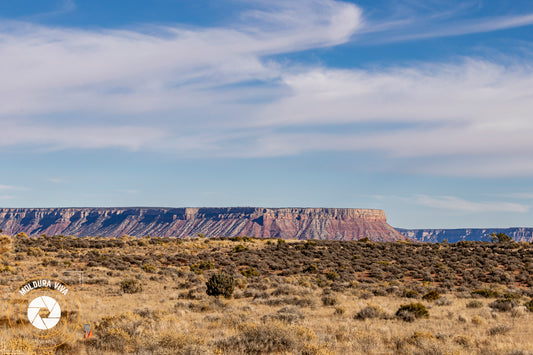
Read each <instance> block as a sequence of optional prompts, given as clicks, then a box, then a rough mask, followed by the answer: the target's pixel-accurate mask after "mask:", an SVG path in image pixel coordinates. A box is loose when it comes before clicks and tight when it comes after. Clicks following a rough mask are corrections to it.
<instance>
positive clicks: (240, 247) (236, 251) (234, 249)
mask: <svg viewBox="0 0 533 355" xmlns="http://www.w3.org/2000/svg"><path fill="white" fill-rule="evenodd" d="M247 250H248V248H247V247H245V246H244V245H242V244H239V245H237V246H236V247H235V248H233V250H232V251H233V252H234V253H240V252H242V251H247Z"/></svg>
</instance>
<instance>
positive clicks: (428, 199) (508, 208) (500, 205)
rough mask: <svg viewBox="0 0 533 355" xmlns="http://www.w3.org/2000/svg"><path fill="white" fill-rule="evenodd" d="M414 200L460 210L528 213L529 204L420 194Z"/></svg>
mask: <svg viewBox="0 0 533 355" xmlns="http://www.w3.org/2000/svg"><path fill="white" fill-rule="evenodd" d="M414 202H415V203H417V204H420V205H423V206H427V207H431V208H437V209H443V210H451V211H458V212H478V213H481V212H518V213H526V212H528V211H529V206H527V205H523V204H518V203H511V202H500V201H491V202H473V201H467V200H464V199H461V198H458V197H455V196H427V195H419V196H416V197H415V198H414Z"/></svg>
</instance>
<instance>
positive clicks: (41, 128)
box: [0, 0, 533, 176]
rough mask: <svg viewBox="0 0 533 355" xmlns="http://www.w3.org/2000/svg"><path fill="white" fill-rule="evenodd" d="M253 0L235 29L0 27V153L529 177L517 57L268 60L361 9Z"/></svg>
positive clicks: (342, 36)
mask: <svg viewBox="0 0 533 355" xmlns="http://www.w3.org/2000/svg"><path fill="white" fill-rule="evenodd" d="M258 3H259V4H262V6H263V8H262V9H261V10H257V11H253V12H252V11H251V12H247V13H246V14H244V15H243V20H242V22H241V23H240V24H239V25H234V26H232V27H226V28H223V27H219V28H181V27H167V28H158V29H154V28H151V29H150V31H151V33H150V34H147V33H146V31H145V32H141V31H133V30H101V31H96V30H79V29H72V28H50V27H44V26H35V25H31V24H24V23H7V24H6V23H4V24H3V25H1V27H0V77H1V78H2V80H1V81H0V95H2V102H3V104H2V106H1V107H0V131H1V132H2V140H0V147H2V146H14V145H32V146H38V147H41V148H46V149H69V148H85V149H96V148H117V147H118V148H123V149H129V150H140V149H144V150H146V149H150V150H155V151H164V152H173V153H174V154H178V155H187V156H191V155H193V156H199V157H203V156H209V157H213V156H215V157H221V156H224V157H228V156H229V157H270V156H286V155H295V154H301V153H306V152H316V151H346V152H363V153H366V152H378V153H379V154H381V156H384V157H386V158H389V159H397V160H398V161H401V162H402V164H397V165H403V166H404V167H405V169H406V170H410V171H414V172H422V173H428V174H439V175H458V176H516V175H527V176H531V175H533V161H532V159H531V158H530V157H531V156H532V154H533V140H531V139H530V137H531V136H532V134H533V121H531V112H533V70H532V67H531V62H525V61H523V62H515V63H513V64H506V65H504V64H499V63H496V62H491V61H488V60H481V59H472V58H464V59H463V60H462V61H458V62H456V63H433V64H432V63H426V64H424V63H418V64H417V65H412V66H409V67H396V68H385V69H384V68H376V69H372V70H364V69H352V70H349V69H347V70H336V69H329V68H326V67H306V66H298V67H295V66H291V65H288V64H286V63H284V62H282V61H276V60H274V59H272V58H271V57H270V56H272V55H276V54H284V53H288V52H291V51H300V50H305V49H312V48H317V47H323V46H333V45H336V44H339V43H343V42H346V41H348V40H349V38H350V37H351V36H352V35H353V34H354V33H356V32H357V31H358V30H362V31H364V28H362V26H363V23H364V19H363V18H362V14H361V11H360V9H359V8H358V7H356V6H354V5H351V4H347V3H343V2H336V1H328V0H313V1H291V2H286V1H274V2H261V1H258ZM518 20H519V19H518ZM518 20H517V19H515V21H511V19H507V20H506V22H505V21H503V22H502V23H506V24H507V25H510V24H512V23H524V21H526V20H527V19H522V20H520V21H521V22H520V21H518ZM396 24H397V25H400V24H401V21H400V22H397V23H396ZM385 27H387V26H385ZM485 28H488V27H485ZM365 125H367V126H368V125H377V126H379V128H376V129H373V130H370V131H367V130H363V128H360V127H362V126H365ZM323 128H327V132H325V131H324V129H323ZM378 164H384V162H381V163H380V162H376V165H378ZM380 168H382V167H380Z"/></svg>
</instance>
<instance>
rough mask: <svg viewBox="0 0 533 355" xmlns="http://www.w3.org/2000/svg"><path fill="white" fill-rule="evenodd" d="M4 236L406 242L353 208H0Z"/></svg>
mask: <svg viewBox="0 0 533 355" xmlns="http://www.w3.org/2000/svg"><path fill="white" fill-rule="evenodd" d="M0 229H3V230H4V233H8V234H17V233H20V232H24V233H26V234H28V235H41V234H47V235H60V234H62V235H75V236H100V235H101V236H105V237H118V236H122V235H126V234H127V235H132V236H137V237H142V236H146V235H152V236H160V237H189V236H196V235H197V234H198V233H201V234H204V235H205V236H207V237H233V236H237V235H247V236H251V237H258V238H284V239H329V240H358V239H362V238H365V237H366V238H369V239H370V240H375V241H395V240H398V239H406V238H405V237H404V236H403V235H402V234H400V233H399V232H398V231H396V230H395V229H394V228H392V227H391V226H390V225H388V224H387V219H386V216H385V212H383V211H382V210H375V209H357V208H258V207H227V208H159V207H122V208H0Z"/></svg>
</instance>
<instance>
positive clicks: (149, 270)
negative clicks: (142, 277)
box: [141, 263, 157, 273]
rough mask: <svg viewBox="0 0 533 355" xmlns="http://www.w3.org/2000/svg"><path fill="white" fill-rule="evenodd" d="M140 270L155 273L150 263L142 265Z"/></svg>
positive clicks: (153, 266) (154, 268)
mask: <svg viewBox="0 0 533 355" xmlns="http://www.w3.org/2000/svg"><path fill="white" fill-rule="evenodd" d="M141 268H142V269H143V271H144V272H148V273H154V272H156V271H157V268H156V267H155V265H154V264H152V263H147V264H143V266H142V267H141Z"/></svg>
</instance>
